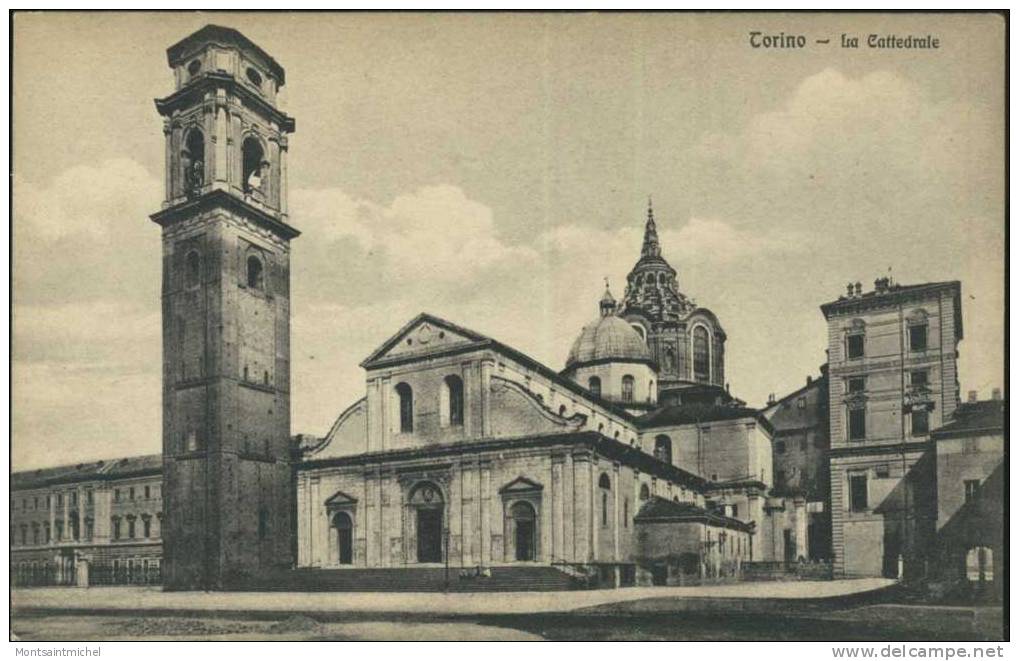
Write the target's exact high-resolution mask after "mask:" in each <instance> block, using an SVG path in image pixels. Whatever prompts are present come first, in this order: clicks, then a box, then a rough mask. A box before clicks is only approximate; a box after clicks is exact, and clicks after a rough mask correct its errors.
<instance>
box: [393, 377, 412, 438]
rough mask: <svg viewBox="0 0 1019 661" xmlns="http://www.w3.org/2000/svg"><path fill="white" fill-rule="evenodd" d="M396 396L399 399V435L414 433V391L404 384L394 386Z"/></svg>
mask: <svg viewBox="0 0 1019 661" xmlns="http://www.w3.org/2000/svg"><path fill="white" fill-rule="evenodd" d="M396 396H397V397H398V398H399V399H400V433H401V434H409V433H410V432H412V431H414V391H413V390H411V388H410V386H408V385H407V384H406V383H398V384H396Z"/></svg>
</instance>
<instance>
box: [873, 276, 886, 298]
mask: <svg viewBox="0 0 1019 661" xmlns="http://www.w3.org/2000/svg"><path fill="white" fill-rule="evenodd" d="M874 291H876V292H877V293H879V294H883V293H884V292H886V291H888V278H878V279H877V280H875V281H874Z"/></svg>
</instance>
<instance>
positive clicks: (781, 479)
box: [775, 470, 785, 487]
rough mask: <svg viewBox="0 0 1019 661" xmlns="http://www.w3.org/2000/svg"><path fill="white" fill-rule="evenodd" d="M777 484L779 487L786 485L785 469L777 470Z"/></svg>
mask: <svg viewBox="0 0 1019 661" xmlns="http://www.w3.org/2000/svg"><path fill="white" fill-rule="evenodd" d="M775 486H777V487H784V486H785V471H783V470H779V471H775Z"/></svg>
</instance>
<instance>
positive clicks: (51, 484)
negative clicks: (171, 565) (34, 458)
mask: <svg viewBox="0 0 1019 661" xmlns="http://www.w3.org/2000/svg"><path fill="white" fill-rule="evenodd" d="M162 468H163V466H162V457H161V456H160V455H150V456H143V457H129V458H125V459H116V460H111V461H97V462H90V463H82V464H77V465H73V466H58V467H56V468H44V469H39V470H34V471H24V472H19V473H13V474H12V475H11V537H10V539H11V572H12V578H13V580H14V581H16V582H21V583H32V582H41V583H45V582H52V581H57V582H66V583H70V582H73V580H74V575H73V573H74V571H75V569H76V567H80V566H81V564H82V563H83V561H84V563H88V564H90V565H91V567H92V580H93V582H96V581H102V580H107V579H108V580H111V581H117V582H134V581H137V582H146V581H149V582H151V581H157V582H158V580H159V573H160V563H161V559H162V522H163V497H162V479H163V471H162Z"/></svg>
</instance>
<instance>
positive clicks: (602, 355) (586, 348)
mask: <svg viewBox="0 0 1019 661" xmlns="http://www.w3.org/2000/svg"><path fill="white" fill-rule="evenodd" d="M613 361H620V362H641V363H650V362H651V352H650V351H649V350H648V347H647V344H645V343H644V340H643V339H642V338H641V336H640V334H638V333H637V331H635V330H634V329H633V327H632V326H630V324H629V323H627V322H626V320H624V319H622V318H620V317H617V316H616V315H615V314H608V315H605V316H601V317H599V318H598V319H596V320H594V321H593V322H591V323H589V324H587V325H586V326H584V328H583V329H582V330H581V331H580V335H578V336H577V339H576V340H575V341H574V342H573V346H572V347H570V353H569V355H568V356H567V357H566V367H567V368H570V367H579V366H581V365H587V364H592V363H605V362H613Z"/></svg>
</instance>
